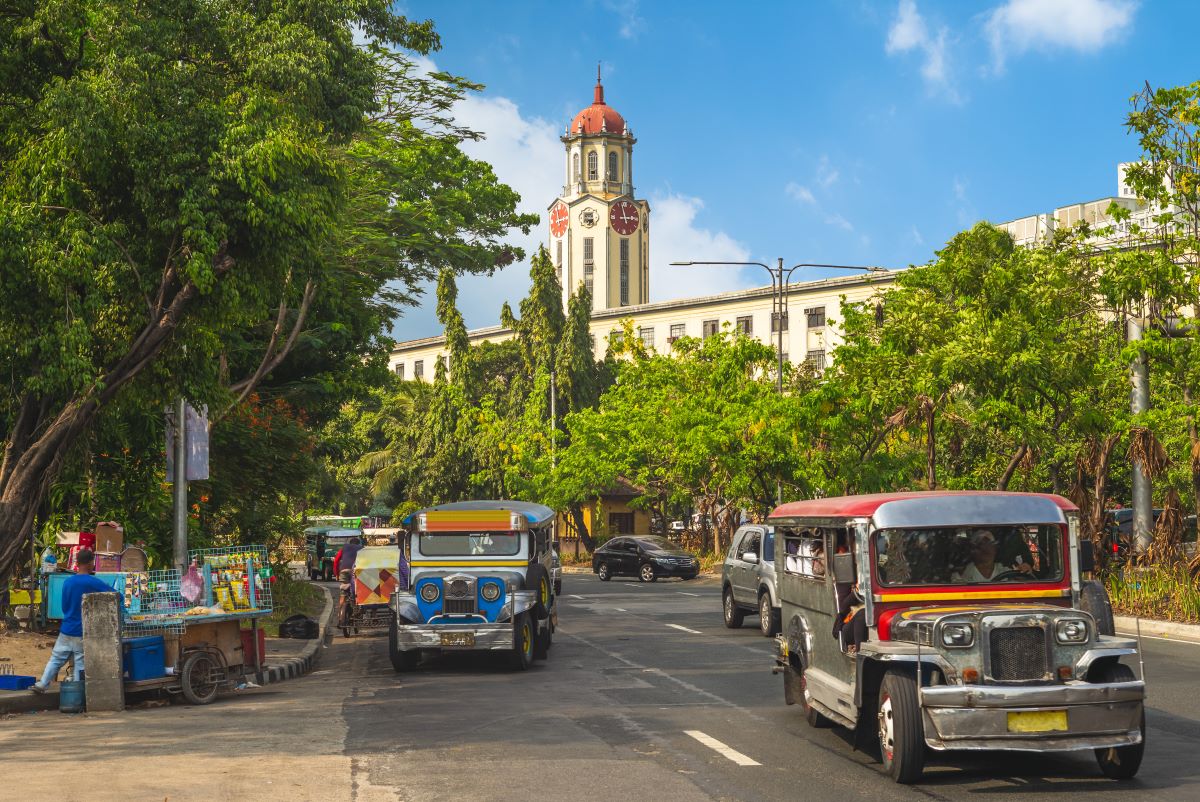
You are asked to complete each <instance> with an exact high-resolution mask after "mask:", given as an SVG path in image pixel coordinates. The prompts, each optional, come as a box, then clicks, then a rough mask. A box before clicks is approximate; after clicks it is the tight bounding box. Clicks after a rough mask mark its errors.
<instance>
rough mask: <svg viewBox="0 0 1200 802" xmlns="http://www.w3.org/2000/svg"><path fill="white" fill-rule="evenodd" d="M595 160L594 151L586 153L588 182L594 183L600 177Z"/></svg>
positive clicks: (596, 160)
mask: <svg viewBox="0 0 1200 802" xmlns="http://www.w3.org/2000/svg"><path fill="white" fill-rule="evenodd" d="M598 161H599V160H598V159H597V158H596V151H594V150H590V151H588V181H595V180H596V179H598V178H599V177H600V167H599V165H598Z"/></svg>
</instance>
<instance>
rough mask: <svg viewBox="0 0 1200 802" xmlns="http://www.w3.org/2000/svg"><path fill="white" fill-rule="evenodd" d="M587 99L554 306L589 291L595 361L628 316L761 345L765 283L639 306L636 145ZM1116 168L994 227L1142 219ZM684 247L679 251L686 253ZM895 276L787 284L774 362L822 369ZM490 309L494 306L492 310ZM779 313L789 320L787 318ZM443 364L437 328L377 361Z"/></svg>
mask: <svg viewBox="0 0 1200 802" xmlns="http://www.w3.org/2000/svg"><path fill="white" fill-rule="evenodd" d="M594 92H595V94H594V100H593V102H592V104H591V105H590V106H588V107H587V108H585V109H583V110H582V111H580V112H579V113H578V114H576V115H575V117H574V119H572V120H571V124H570V126H569V127H568V128H567V129H566V131H565V133H564V134H563V136H562V142H563V144H564V146H565V149H566V158H565V161H564V170H563V179H564V186H563V191H562V195H561V196H559V197H558V198H556V199H555V200H554V202H553V203H551V204H550V206H549V209H548V212H549V221H550V230H549V232H548V233H549V242H548V251H549V253H550V258H551V259H552V260H554V264H555V267H556V270H557V272H558V277H559V280H560V282H561V283H562V285H563V305H564V308H565V306H566V302H567V297H568V294H569V293H570V292H573V291H574V289H575V288H577V287H578V286H579V284H580V283H581V282H582V283H583V284H585V285H586V286H587V287H588V288H589V289H590V290H591V291H592V299H593V307H592V324H591V328H592V343H593V347H594V349H595V353H596V357H597V358H601V357H602V356H603V355H604V353H605V351H606V350H607V348H608V340H609V338H610V337H611V336H613V334H614V332H622V331H623V325H622V324H623V321H625V320H626V319H629V320H632V321H633V325H634V330H635V331H636V332H637V333H638V334H639V336H640V337H641V338H642V341H643V342H644V343H645V344H646V346H647V347H649V348H653V349H654V350H655V351H657V352H658V353H669V352H670V349H671V344H672V343H673V342H675V340H676V339H677V338H679V337H683V336H690V337H706V336H708V335H710V334H713V333H715V332H717V331H720V330H721V328H722V326H725V325H728V326H731V327H734V328H737V329H740V330H742V331H743V332H745V333H746V334H748V335H750V336H753V337H756V338H758V339H759V340H761V341H763V342H765V343H768V344H770V345H772V346H774V345H776V344H777V337H776V334H775V332H774V331H773V329H772V316H771V313H772V309H773V305H774V304H773V300H774V299H773V296H774V292H773V290H772V288H771V287H770V286H766V287H756V288H754V289H748V290H739V291H735V292H725V293H721V294H719V295H709V296H703V297H696V298H684V299H677V300H672V301H659V302H656V303H649V298H650V204H648V203H647V202H646V201H645V200H639V199H637V198H636V197H634V185H633V145H634V143H635V142H637V140H636V139H634V137H633V133H632V131H630V129H629V126H628V124H626V122H625V118H624V117H622V116H621V115H620V114H619V113H618V112H617V110H616V109H614V108H613V107H612V106H609V105H607V104H606V103H605V102H604V87H603V86H602V85H601V83H600V77H599V75H597V77H596V87H595V90H594ZM1125 166H1126V165H1124V164H1121V165H1119V166H1118V178H1117V183H1118V193H1119V194H1118V196H1116V197H1109V198H1102V199H1099V200H1095V201H1090V202H1087V203H1079V204H1073V205H1070V206H1063V207H1060V208H1058V209H1055V210H1054V211H1053V212H1051V213H1049V214H1040V215H1032V216H1029V217H1023V218H1020V219H1017V220H1013V221H1011V222H1008V223H1001V224H999V226H1000V228H1003V229H1006V230H1007V231H1008V232H1009V233H1010V234H1011V235H1012V236H1013V238H1014V240H1015V241H1016V242H1017V244H1019V245H1032V244H1037V243H1040V242H1042V241H1044V240H1046V239H1047V238H1049V237H1050V236H1051V234H1052V233H1053V232H1054V230H1055V229H1056V228H1058V227H1066V226H1073V225H1075V224H1076V223H1078V222H1079V221H1080V220H1087V221H1088V222H1089V223H1090V224H1092V225H1093V226H1095V225H1106V224H1108V223H1110V222H1111V221H1110V220H1109V219H1108V217H1107V214H1106V212H1105V210H1106V209H1107V208H1108V206H1109V204H1110V203H1111V202H1114V201H1115V202H1116V203H1118V204H1119V205H1122V206H1125V207H1126V208H1129V209H1131V210H1132V211H1134V217H1135V220H1136V218H1138V217H1139V216H1144V215H1145V214H1147V213H1148V212H1147V210H1146V207H1145V205H1144V204H1142V203H1140V202H1139V201H1137V200H1136V199H1135V198H1134V197H1133V193H1132V192H1130V191H1129V190H1128V188H1127V187H1126V186H1125V183H1124V173H1125ZM691 255H692V254H688V256H691ZM894 277H895V271H884V272H876V273H864V274H861V275H859V274H855V275H847V276H839V277H836V278H830V279H824V280H821V281H810V282H803V283H799V282H797V283H795V284H790V285H788V288H787V309H788V317H785V318H784V319H783V327H784V335H783V352H784V358H785V359H788V360H790V361H793V362H798V361H800V360H806V361H808V362H810V363H811V364H813V365H814V367H816V368H818V369H823V368H824V367H825V366H826V365H827V364H828V361H829V359H830V356H831V353H832V352H833V351H834V349H835V348H836V347H837V345H838V343H839V341H840V339H839V338H840V335H839V332H838V328H837V325H836V319H835V317H834V316H836V314H837V312H838V310H839V308H840V305H841V303H842V300H843V299H845V300H847V301H850V302H858V301H866V300H869V299H870V298H871V297H872V296H873V295H874V294H875V293H876V292H877V291H878V290H879V289H881V288H883V287H887V286H889V285H891V284H892V282H893V281H894ZM497 313H499V309H497ZM789 318H790V320H789ZM512 336H513V332H512V330H511V329H509V328H507V327H505V326H492V327H488V328H483V329H476V330H475V331H472V332H470V333H469V338H470V341H471V344H472V345H478V344H479V343H481V342H501V341H504V340H508V339H511V338H512ZM439 359H441V360H446V359H447V354H446V346H445V337H444V335H442V334H439V335H436V336H433V337H426V338H423V339H419V340H408V341H406V342H401V343H397V344H396V346H395V347H394V348H393V349H392V352H391V355H390V358H389V365H390V367H391V369H392V371H393V372H395V373H396V374H397V375H398V376H400V377H401V378H404V379H417V380H423V381H433V377H434V375H435V368H436V360H439Z"/></svg>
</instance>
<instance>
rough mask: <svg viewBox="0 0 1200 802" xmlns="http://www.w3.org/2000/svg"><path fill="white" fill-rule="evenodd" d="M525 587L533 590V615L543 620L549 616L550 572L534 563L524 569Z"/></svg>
mask: <svg viewBox="0 0 1200 802" xmlns="http://www.w3.org/2000/svg"><path fill="white" fill-rule="evenodd" d="M525 587H527V588H529V589H530V590H532V591H534V593H535V594H536V595H535V596H534V602H533V608H532V609H533V615H534V617H535V618H536V619H537V620H538V621H544V620H546V618H548V617H549V616H550V603H551V598H552V597H551V595H550V587H551V586H550V574H548V573H547V572H546V566H544V565H541V564H539V563H534V564H533V565H531V566H529V568H528V570H526V571H525Z"/></svg>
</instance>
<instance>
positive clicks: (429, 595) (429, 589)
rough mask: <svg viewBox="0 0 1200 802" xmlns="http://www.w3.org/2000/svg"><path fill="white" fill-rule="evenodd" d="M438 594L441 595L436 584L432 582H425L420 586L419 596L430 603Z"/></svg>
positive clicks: (436, 598) (435, 599)
mask: <svg viewBox="0 0 1200 802" xmlns="http://www.w3.org/2000/svg"><path fill="white" fill-rule="evenodd" d="M440 595H442V592H441V591H440V590H438V586H437V584H436V583H434V582H426V583H425V584H424V585H422V586H421V598H422V599H424V600H425V601H427V602H429V603H430V604H433V603H434V602H435V601H437V600H438V596H440Z"/></svg>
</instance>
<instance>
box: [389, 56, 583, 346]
mask: <svg viewBox="0 0 1200 802" xmlns="http://www.w3.org/2000/svg"><path fill="white" fill-rule="evenodd" d="M419 63H420V64H421V66H422V67H423V68H425V69H427V70H431V71H432V70H436V69H437V66H436V65H435V64H434V63H433V62H432V61H430V60H428V59H421V60H420V62H419ZM454 116H455V119H456V121H457V122H458V123H459V124H460V125H464V126H466V127H467V128H471V129H473V130H475V131H480V132H481V133H483V134H484V139H482V140H481V141H478V142H466V143H464V144H463V151H464V152H466V153H467V154H468V155H469V156H471V157H472V158H475V159H479V160H481V161H486V162H488V163H489V164H491V165H492V169H493V170H494V171H495V173H496V177H497V178H498V179H499V180H500V181H501V182H503V183H505V184H508V185H509V186H510V187H512V188H513V189H514V190H516V191H517V192H518V193H519V194H520V196H521V201H520V203H519V204H518V207H517V208H518V209H519V210H520V211H522V212H532V213H534V214H538V215H540V216H541V217H542V223H541V224H540V225H537V226H534V228H533V229H532V230H531V231H530V233H529V234H528V235H525V234H522V233H521V232H520V231H513V232H512V233H511V234H510V236H509V237H507V238H506V241H507V242H509V243H512V244H514V245H518V246H520V247H521V248H523V249H524V250H525V254H526V260H525V262H523V263H520V264H513V265H509V266H508V267H506V268H504V269H503V270H500V271H498V272H497V273H495V274H494V275H492V276H490V277H489V276H463V277H460V278H459V280H458V306H459V310H460V311H461V312H462V313H463V317H464V318H465V319H466V323H467V326H468V327H470V328H478V327H481V326H491V325H495V324H496V323H498V322H499V320H500V305H501V304H502V303H503V302H504V301H508V302H509V303H510V304H511V305H512V306H513V307H514V308H515V306H516V304H517V303H518V302H519V301H520V299H521V298H523V297H525V294H526V292H528V290H529V259H530V258H531V257H532V256H533V254H534V253H536V252H537V247H538V245H539V244H543V243H545V242H546V239H547V229H546V223H545V219H546V207H548V206H549V205H550V203H551V201H553V200H554V198H556V197H558V194H559V193H560V192H561V191H562V181H563V161H562V159H563V146H562V142H560V141H559V139H558V136H559V132H560V128H561V126H560V124H559V123H556V122H550V121H548V120H543V119H541V118H537V117H533V118H527V117H525V116H523V115H522V114H521V110H520V108H519V107H518V106H517V105H516V104H515V103H513V102H512V101H511V100H509V99H508V98H504V97H487V96H482V95H470V96H468V97H466V98H464V99H463V100H462V101H460V102H459V103H458V104H457V105H456V106H455V109H454ZM435 306H436V302H435V297H434V292H433V288H432V287H429V288H427V289H426V292H425V295H424V297H423V299H422V303H421V306H420V307H417V308H410V309H406V310H405V312H404V316H403V317H402V318H400V319H399V320H398V321H397V322H396V325H395V326H394V327H393V336H395V337H396V338H397V339H400V340H404V339H412V338H417V337H429V336H431V335H434V334H439V333H441V324H440V323H438V321H437V315H436V314H435V311H434V308H435Z"/></svg>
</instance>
